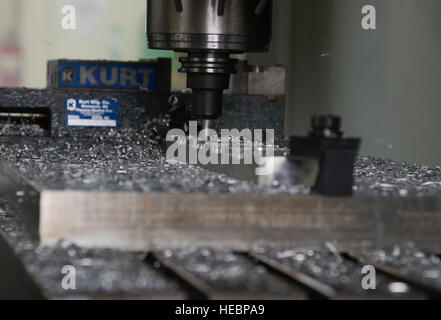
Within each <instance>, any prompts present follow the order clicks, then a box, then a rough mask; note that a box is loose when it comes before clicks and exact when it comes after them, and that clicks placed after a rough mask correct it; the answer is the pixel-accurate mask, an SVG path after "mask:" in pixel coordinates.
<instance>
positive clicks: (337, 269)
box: [253, 243, 419, 297]
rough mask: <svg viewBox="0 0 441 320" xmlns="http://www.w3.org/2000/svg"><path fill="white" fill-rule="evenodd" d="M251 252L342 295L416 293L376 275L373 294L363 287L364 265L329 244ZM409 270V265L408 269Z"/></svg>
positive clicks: (400, 295) (262, 249)
mask: <svg viewBox="0 0 441 320" xmlns="http://www.w3.org/2000/svg"><path fill="white" fill-rule="evenodd" d="M253 252H254V253H256V254H258V255H263V256H266V257H268V258H270V259H272V260H274V261H277V262H278V263H279V264H281V265H283V266H284V267H286V268H287V269H289V270H294V271H296V272H300V273H303V274H306V275H308V276H310V277H311V278H313V279H315V280H317V281H319V282H321V283H323V284H325V285H328V286H330V287H332V288H334V289H335V290H337V293H338V294H342V295H361V296H366V295H369V294H371V295H381V296H398V297H404V296H406V295H411V296H413V295H415V294H419V293H417V292H413V291H414V289H413V288H411V287H410V286H409V285H407V284H405V283H401V282H397V280H395V279H394V278H390V277H388V276H386V275H384V274H377V276H376V281H377V282H376V285H377V288H376V290H375V292H373V291H367V290H365V289H363V287H362V285H361V284H362V280H363V277H364V276H365V274H363V273H362V269H363V265H361V264H359V263H357V262H356V261H354V260H351V259H348V258H347V257H345V256H344V255H342V254H341V253H340V252H339V251H338V249H337V248H336V247H335V245H334V244H332V243H326V244H325V245H324V247H322V248H312V247H311V248H310V247H297V248H289V249H286V248H285V249H283V250H282V249H277V248H270V249H269V248H267V247H265V248H263V247H260V248H259V247H256V248H254V249H253ZM409 268H412V265H410V266H409Z"/></svg>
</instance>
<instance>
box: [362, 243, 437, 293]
mask: <svg viewBox="0 0 441 320" xmlns="http://www.w3.org/2000/svg"><path fill="white" fill-rule="evenodd" d="M363 256H364V257H365V258H366V259H367V260H369V261H373V262H375V263H380V264H383V265H388V266H391V267H393V268H396V269H398V270H400V272H401V273H403V274H404V275H406V276H408V277H409V278H413V279H417V280H418V281H420V282H423V283H425V284H426V285H428V286H430V287H436V288H438V290H441V256H440V255H436V254H430V253H426V252H423V251H421V250H420V249H418V248H417V247H416V246H415V244H414V243H412V242H409V243H406V244H404V245H401V246H393V247H391V248H388V249H382V250H374V251H367V252H364V253H363Z"/></svg>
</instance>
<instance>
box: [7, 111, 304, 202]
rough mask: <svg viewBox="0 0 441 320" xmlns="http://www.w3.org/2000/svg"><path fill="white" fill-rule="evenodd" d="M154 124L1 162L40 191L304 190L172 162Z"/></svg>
mask: <svg viewBox="0 0 441 320" xmlns="http://www.w3.org/2000/svg"><path fill="white" fill-rule="evenodd" d="M163 121H164V120H163V119H153V120H150V121H149V122H148V123H146V124H145V126H143V127H141V128H139V129H136V130H135V129H119V130H112V129H109V130H108V131H106V133H105V134H103V133H96V134H95V136H94V137H93V138H79V137H72V136H68V137H60V138H33V139H27V140H26V141H25V142H18V141H17V142H15V141H12V142H10V143H8V144H3V145H0V161H4V163H5V164H6V165H8V166H10V167H12V168H13V169H15V170H16V171H17V172H18V173H19V175H20V176H21V177H22V178H23V179H24V180H25V181H26V182H28V183H29V184H31V185H32V186H33V187H35V188H36V189H37V190H42V189H56V190H97V191H142V192H167V193H195V192H198V193H212V194H213V193H292V194H306V193H309V188H307V187H304V186H301V185H293V186H289V187H286V186H273V187H259V186H256V185H254V184H252V183H249V182H246V181H239V180H237V179H233V178H230V177H227V176H225V175H222V174H219V173H214V172H211V171H208V170H206V169H203V168H201V167H199V166H191V165H185V164H179V163H171V162H169V161H167V159H166V158H165V156H164V153H163V151H162V150H161V148H160V146H159V144H158V142H157V141H156V138H155V132H154V128H155V124H157V123H160V124H162V123H163Z"/></svg>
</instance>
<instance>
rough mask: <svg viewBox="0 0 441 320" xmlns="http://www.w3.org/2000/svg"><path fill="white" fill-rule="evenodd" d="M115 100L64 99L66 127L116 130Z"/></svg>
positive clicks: (117, 125) (117, 113) (118, 113)
mask: <svg viewBox="0 0 441 320" xmlns="http://www.w3.org/2000/svg"><path fill="white" fill-rule="evenodd" d="M119 119H120V104H119V101H118V100H117V99H75V98H70V99H69V98H68V99H66V126H68V127H105V128H118V127H119Z"/></svg>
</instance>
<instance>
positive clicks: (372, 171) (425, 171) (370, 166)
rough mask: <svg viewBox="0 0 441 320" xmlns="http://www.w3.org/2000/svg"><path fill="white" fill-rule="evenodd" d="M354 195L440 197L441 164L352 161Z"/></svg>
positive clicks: (367, 159)
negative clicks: (424, 164)
mask: <svg viewBox="0 0 441 320" xmlns="http://www.w3.org/2000/svg"><path fill="white" fill-rule="evenodd" d="M355 180H356V182H355V186H354V190H355V194H362V195H374V196H397V197H408V196H434V197H439V196H441V166H437V167H429V166H423V165H417V164H407V163H405V162H396V161H391V160H383V159H376V158H372V157H358V158H357V160H356V163H355Z"/></svg>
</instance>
